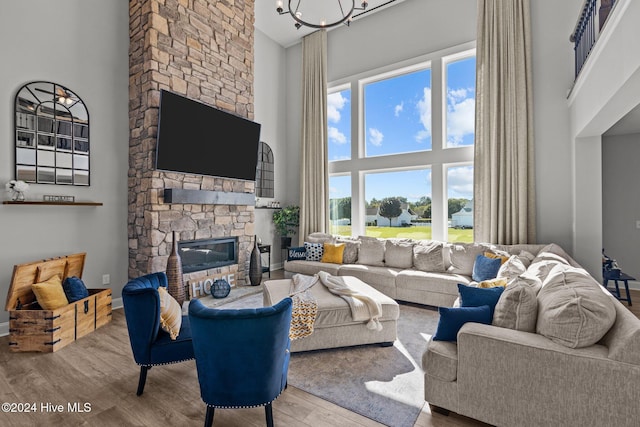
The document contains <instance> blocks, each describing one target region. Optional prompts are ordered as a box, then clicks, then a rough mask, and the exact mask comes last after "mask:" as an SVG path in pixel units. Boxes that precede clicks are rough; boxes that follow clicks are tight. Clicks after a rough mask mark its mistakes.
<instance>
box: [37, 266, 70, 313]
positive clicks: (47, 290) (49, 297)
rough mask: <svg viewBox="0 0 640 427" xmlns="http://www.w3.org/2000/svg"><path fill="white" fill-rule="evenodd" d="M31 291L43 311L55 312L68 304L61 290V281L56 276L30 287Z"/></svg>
mask: <svg viewBox="0 0 640 427" xmlns="http://www.w3.org/2000/svg"><path fill="white" fill-rule="evenodd" d="M31 290H33V293H34V294H35V296H36V300H38V304H40V307H42V309H43V310H55V309H57V308H60V307H64V306H65V305H68V304H69V301H68V300H67V296H66V295H65V294H64V289H63V288H62V279H60V276H59V275H58V274H56V275H54V276H51V277H50V278H48V279H47V280H45V281H44V282H38V283H34V284H33V285H31Z"/></svg>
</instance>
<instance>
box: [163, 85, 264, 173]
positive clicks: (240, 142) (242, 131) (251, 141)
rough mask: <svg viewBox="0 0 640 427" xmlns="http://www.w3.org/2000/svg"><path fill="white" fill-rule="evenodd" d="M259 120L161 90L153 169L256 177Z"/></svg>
mask: <svg viewBox="0 0 640 427" xmlns="http://www.w3.org/2000/svg"><path fill="white" fill-rule="evenodd" d="M259 142H260V124H259V123H256V122H253V121H251V120H248V119H245V118H243V117H240V116H236V115H235V114H231V113H227V112H225V111H222V110H219V109H217V108H214V107H211V106H209V105H206V104H203V103H202V102H198V101H194V100H192V99H189V98H185V97H184V96H181V95H178V94H175V93H173V92H169V91H166V90H162V91H161V92H160V113H159V117H158V138H157V144H156V169H157V170H163V171H170V172H183V173H190V174H196V175H210V176H218V177H223V178H234V179H243V180H247V181H255V179H256V166H257V162H258V144H259Z"/></svg>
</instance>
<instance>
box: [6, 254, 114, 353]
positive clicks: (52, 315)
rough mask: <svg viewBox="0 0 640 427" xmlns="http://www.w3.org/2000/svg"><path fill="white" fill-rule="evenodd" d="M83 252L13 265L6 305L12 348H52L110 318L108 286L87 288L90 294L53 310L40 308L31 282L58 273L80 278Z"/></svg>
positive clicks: (50, 349)
mask: <svg viewBox="0 0 640 427" xmlns="http://www.w3.org/2000/svg"><path fill="white" fill-rule="evenodd" d="M85 255H86V254H84V253H78V254H73V255H67V256H63V257H59V258H51V259H45V260H41V261H35V262H30V263H26V264H19V265H16V266H14V267H13V276H12V278H11V286H10V287H9V293H8V294H7V304H6V307H5V309H6V310H7V311H8V312H9V348H10V350H11V351H41V352H53V351H57V350H60V349H61V348H62V347H64V346H66V345H67V344H70V343H71V342H73V341H75V340H77V339H78V338H80V337H83V336H85V335H87V334H88V333H89V332H91V331H94V330H95V329H97V328H99V327H100V326H103V325H105V324H107V323H109V322H110V321H111V289H108V288H107V289H89V296H88V297H87V298H83V299H81V300H78V301H76V302H73V303H71V304H69V305H67V306H65V307H61V308H58V309H56V310H42V309H41V308H40V306H39V305H38V302H37V300H36V296H35V294H34V293H33V291H32V289H31V285H32V284H34V283H38V282H41V281H44V280H47V279H49V278H50V277H52V276H53V275H55V274H60V276H61V277H62V280H64V279H65V278H67V277H70V276H76V277H79V278H82V270H83V268H84V259H85Z"/></svg>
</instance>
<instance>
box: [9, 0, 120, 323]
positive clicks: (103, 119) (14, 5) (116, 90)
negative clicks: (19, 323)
mask: <svg viewBox="0 0 640 427" xmlns="http://www.w3.org/2000/svg"><path fill="white" fill-rule="evenodd" d="M0 40H1V42H0V58H2V67H0V99H1V100H2V101H1V102H0V135H1V137H0V185H2V186H4V184H5V183H6V182H7V181H9V180H11V179H14V172H15V165H14V152H15V151H14V136H13V126H14V120H13V115H14V112H13V111H14V97H15V95H16V92H17V90H18V88H20V87H21V86H22V85H24V84H25V83H27V82H29V81H34V80H45V81H51V82H55V83H60V84H61V85H63V86H66V87H68V88H69V89H71V90H72V91H74V92H75V93H76V94H77V95H78V96H80V97H81V98H82V100H83V101H84V103H85V104H86V106H87V108H88V110H89V117H90V138H91V139H90V144H91V186H89V187H73V186H61V185H45V184H32V185H31V188H30V191H29V193H28V194H27V198H28V199H35V200H41V199H42V195H43V194H64V195H73V196H75V197H76V200H78V201H83V200H89V201H96V202H102V203H104V206H99V207H75V206H14V205H0V236H2V237H1V241H2V245H0V259H1V260H2V262H1V263H0V295H1V296H2V298H4V295H6V294H7V291H8V288H9V284H10V282H11V274H12V271H13V266H14V265H15V264H19V263H24V262H29V261H36V260H38V259H43V258H49V257H54V256H60V255H65V254H70V253H75V252H86V253H87V259H86V264H85V268H84V276H83V279H84V281H85V283H86V284H87V286H88V287H91V288H100V287H103V285H102V275H103V274H109V275H110V276H111V284H110V285H108V286H110V287H111V288H113V297H114V299H115V298H119V297H120V292H121V289H122V287H123V286H124V284H125V283H126V281H127V264H128V248H127V168H128V144H129V133H128V128H129V122H128V93H129V92H128V75H129V71H128V70H129V66H128V46H129V5H128V2H122V1H103V0H56V1H55V2H52V1H49V0H21V1H11V2H3V4H2V12H1V13H0ZM2 190H4V188H2ZM2 199H3V200H5V199H6V197H4V196H3V197H2ZM114 304H117V302H115V303H114ZM7 321H8V313H7V312H5V311H3V310H2V311H0V333H6V332H7V330H6V327H7V323H5V322H7Z"/></svg>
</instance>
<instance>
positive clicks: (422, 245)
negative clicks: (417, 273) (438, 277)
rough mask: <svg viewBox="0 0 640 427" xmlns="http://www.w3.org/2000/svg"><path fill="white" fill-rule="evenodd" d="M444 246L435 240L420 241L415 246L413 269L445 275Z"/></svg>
mask: <svg viewBox="0 0 640 427" xmlns="http://www.w3.org/2000/svg"><path fill="white" fill-rule="evenodd" d="M443 250H444V244H443V242H438V241H435V240H420V241H418V242H416V244H415V245H413V267H414V268H416V269H417V270H421V271H427V272H433V273H444V272H445V271H446V268H445V264H444V254H443Z"/></svg>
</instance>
